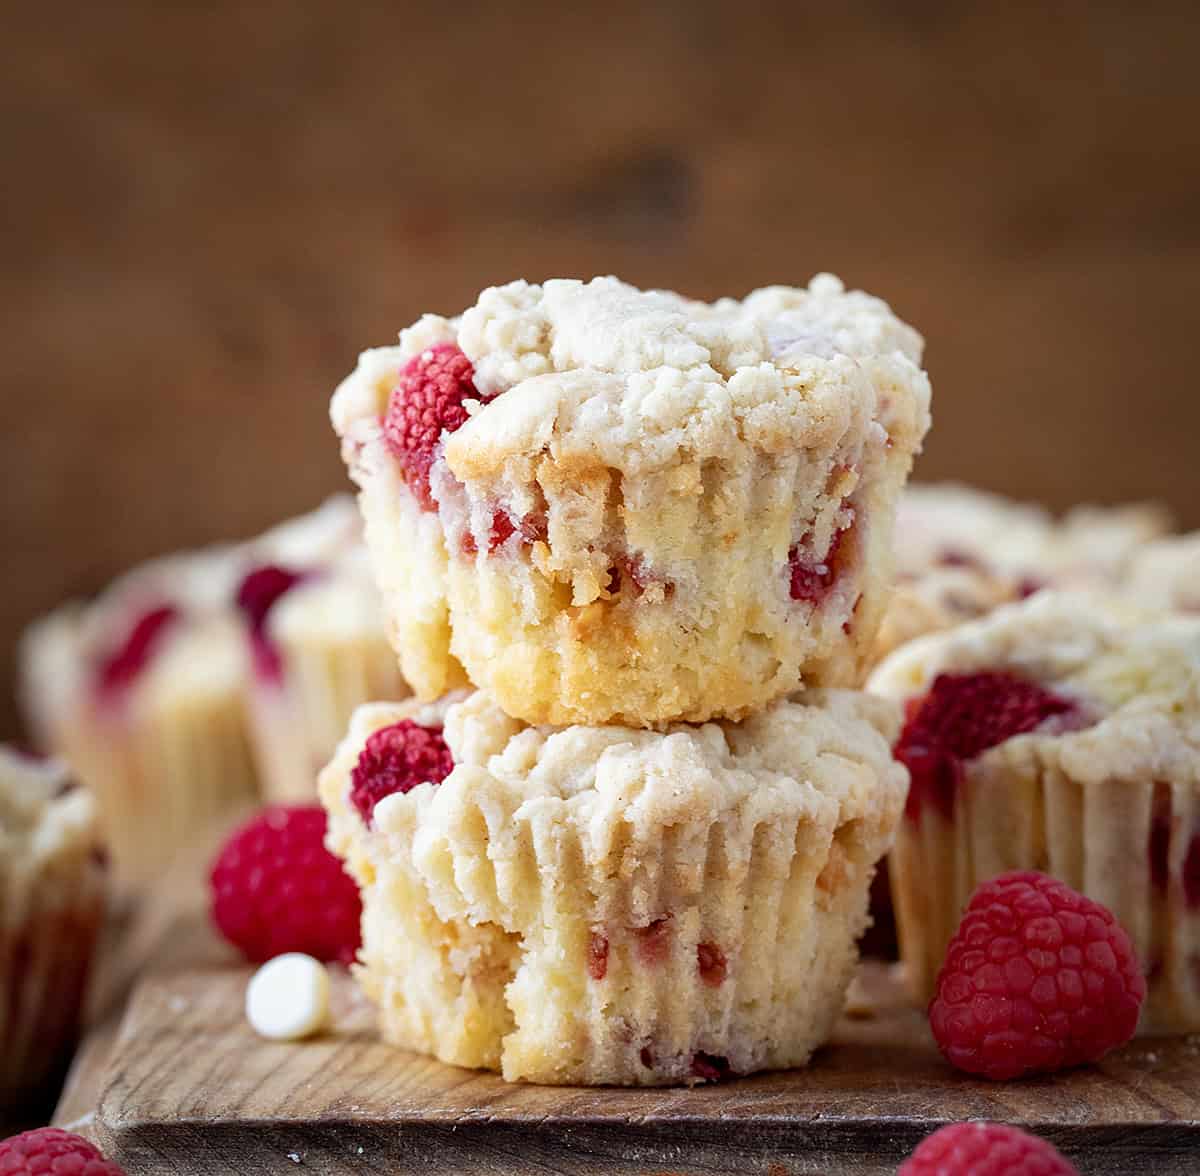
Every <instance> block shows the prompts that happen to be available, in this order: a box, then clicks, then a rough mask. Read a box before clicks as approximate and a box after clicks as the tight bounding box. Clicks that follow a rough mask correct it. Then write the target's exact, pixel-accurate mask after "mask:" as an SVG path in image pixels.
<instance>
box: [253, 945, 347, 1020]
mask: <svg viewBox="0 0 1200 1176" xmlns="http://www.w3.org/2000/svg"><path fill="white" fill-rule="evenodd" d="M246 1017H247V1019H248V1020H249V1022H250V1024H251V1025H252V1026H253V1027H254V1030H255V1032H257V1033H259V1034H261V1035H262V1036H263V1037H269V1038H271V1039H273V1040H275V1041H299V1040H300V1038H302V1037H309V1036H311V1035H312V1034H313V1033H316V1032H318V1031H319V1030H321V1029H323V1028H324V1027H325V1025H326V1024H327V1023H328V1021H329V973H328V972H327V971H326V970H325V965H324V964H322V963H321V962H320V960H315V959H313V957H312V956H308V955H304V954H303V953H301V952H298V951H292V952H288V953H287V954H286V955H281V956H276V957H275V958H274V959H273V960H270V961H268V962H267V963H265V964H263V966H262V967H261V968H259V969H258V971H257V972H255V973H254V975H253V976H251V978H250V983H249V984H247V985H246Z"/></svg>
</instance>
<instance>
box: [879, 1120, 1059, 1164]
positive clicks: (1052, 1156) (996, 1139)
mask: <svg viewBox="0 0 1200 1176" xmlns="http://www.w3.org/2000/svg"><path fill="white" fill-rule="evenodd" d="M896 1176H1079V1171H1078V1169H1076V1168H1075V1167H1073V1166H1072V1165H1071V1164H1069V1163H1067V1161H1066V1160H1065V1159H1064V1158H1063V1157H1062V1154H1061V1153H1060V1152H1059V1151H1058V1149H1057V1148H1055V1147H1053V1146H1052V1145H1051V1144H1049V1143H1047V1142H1046V1141H1045V1140H1044V1139H1039V1138H1038V1137H1037V1136H1036V1135H1029V1134H1027V1133H1026V1132H1024V1131H1021V1130H1018V1129H1017V1128H1016V1127H1006V1126H1005V1125H1004V1124H1003V1123H951V1124H950V1125H949V1126H948V1127H943V1128H941V1130H939V1131H935V1132H934V1133H933V1134H932V1135H930V1136H928V1137H927V1138H926V1139H924V1140H922V1141H921V1143H920V1144H919V1145H918V1147H917V1150H916V1151H914V1152H913V1154H912V1155H911V1156H909V1158H908V1159H907V1160H905V1161H904V1163H903V1164H901V1165H900V1168H899V1170H898V1171H897V1173H896Z"/></svg>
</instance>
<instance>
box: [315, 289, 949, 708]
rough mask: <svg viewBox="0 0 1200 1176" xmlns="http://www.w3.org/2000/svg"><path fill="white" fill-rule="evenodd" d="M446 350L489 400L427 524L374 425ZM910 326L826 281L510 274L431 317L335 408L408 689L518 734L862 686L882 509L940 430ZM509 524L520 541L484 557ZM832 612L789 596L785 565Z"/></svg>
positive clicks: (877, 597) (447, 455)
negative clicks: (725, 291) (822, 580)
mask: <svg viewBox="0 0 1200 1176" xmlns="http://www.w3.org/2000/svg"><path fill="white" fill-rule="evenodd" d="M440 343H454V344H456V345H457V346H458V347H460V348H461V349H462V350H463V351H464V352H465V353H466V355H467V356H468V357H469V358H470V359H471V361H472V363H473V364H474V368H475V380H476V386H477V388H478V390H479V391H480V394H481V395H482V396H486V397H494V398H493V399H490V400H489V401H488V402H487V403H486V404H483V405H480V404H476V403H474V402H469V405H468V406H469V409H470V412H471V415H470V418H469V419H468V420H467V422H466V423H465V424H464V425H463V426H462V427H461V428H459V429H458V430H457V431H455V432H454V433H453V434H451V435H449V436H448V437H446V438H445V445H444V448H443V450H442V451H441V453H440V455H439V457H438V459H437V461H436V462H435V464H434V467H433V470H432V474H431V484H432V490H433V494H434V496H435V498H436V500H437V507H438V509H437V513H436V514H431V513H430V512H427V511H423V510H422V509H421V508H420V506H419V505H418V504H417V502H416V499H415V498H414V497H413V495H412V494H411V493H410V492H409V491H408V489H407V486H406V484H405V482H404V479H403V476H402V471H401V470H400V468H399V466H398V463H397V462H396V460H395V459H394V458H393V457H392V455H391V454H390V452H389V451H388V448H387V445H386V442H385V440H384V436H383V429H382V417H383V414H384V412H385V411H386V406H387V400H388V396H389V394H390V392H391V389H392V387H393V386H394V385H395V382H396V378H397V375H398V373H399V371H400V369H401V368H402V367H403V366H404V364H405V363H407V362H408V361H409V360H410V359H412V358H413V357H414V356H416V355H419V354H420V353H421V352H422V350H423V349H425V348H428V347H430V346H432V345H435V344H440ZM920 349H921V341H920V337H919V336H918V335H917V334H916V332H915V331H913V330H912V329H911V328H910V327H907V326H905V325H904V324H903V323H901V322H900V321H899V320H898V319H896V318H895V316H894V315H892V314H891V312H890V311H889V310H888V308H887V307H886V305H885V304H884V303H882V302H880V301H879V300H878V299H874V298H871V297H869V296H867V295H864V294H861V293H846V292H845V291H844V290H843V289H842V287H841V284H840V283H839V282H837V280H836V279H834V278H831V277H828V276H823V277H820V278H817V279H814V281H813V283H812V285H811V286H810V287H809V288H808V289H807V290H789V289H784V288H772V289H769V290H762V291H757V292H756V293H754V294H751V295H750V296H749V297H748V298H747V299H745V301H743V302H737V301H735V300H732V299H725V300H722V301H720V302H717V303H714V304H705V303H699V302H694V301H689V300H686V299H683V298H680V297H679V296H677V295H673V294H667V293H663V292H642V291H638V290H635V289H633V288H632V287H629V286H626V285H624V284H622V283H620V282H617V281H616V280H615V279H612V278H603V279H596V280H595V281H593V282H590V283H586V284H584V283H579V282H569V281H552V282H547V283H545V284H544V285H543V286H532V285H529V284H528V283H524V282H515V283H512V284H510V285H509V286H505V287H499V288H493V289H490V290H486V291H484V293H483V294H482V295H481V296H480V298H479V301H478V303H477V304H476V305H475V306H474V307H472V308H470V309H469V310H467V311H466V312H465V313H464V314H463V315H462V316H461V318H460V319H458V320H446V319H441V318H438V317H436V316H430V315H427V316H426V317H425V318H424V319H422V320H421V321H420V322H419V323H418V324H417V325H416V326H415V327H413V328H410V329H409V330H408V331H406V332H404V333H402V335H401V342H400V345H399V346H398V347H395V348H384V349H377V350H375V351H371V352H367V353H365V354H364V355H363V357H362V359H361V360H360V362H359V367H358V369H357V370H356V371H355V373H353V374H352V375H351V376H350V377H348V378H347V380H346V381H344V382H343V384H342V385H341V387H339V389H338V391H337V392H336V393H335V395H334V399H333V405H332V416H333V420H334V424H335V427H336V429H337V431H338V432H339V435H340V436H341V437H342V442H343V455H344V456H345V459H346V461H347V464H348V466H349V468H350V471H351V475H352V476H353V477H354V479H355V481H356V482H357V483H358V484H359V486H360V489H361V498H360V500H361V503H362V507H363V513H364V517H365V519H366V535H367V543H368V546H369V548H370V549H371V550H372V553H373V555H374V558H375V564H376V570H377V574H378V576H379V579H380V582H381V586H382V587H383V590H384V596H385V603H386V605H387V607H388V609H389V613H390V614H391V616H392V625H393V634H394V636H395V639H396V643H397V648H398V650H399V652H400V654H401V658H402V661H403V664H404V669H405V674H406V676H407V677H408V678H409V680H410V681H411V682H412V684H413V686H414V688H415V689H416V690H417V692H418V694H420V695H421V696H423V697H433V696H436V695H437V694H438V693H439V692H441V691H443V690H444V689H446V688H447V687H448V686H450V685H454V684H457V683H461V682H462V681H463V680H464V679H463V674H462V672H461V670H460V669H459V664H460V663H461V665H462V666H465V668H466V670H467V672H468V673H469V674H470V676H471V678H472V680H474V681H475V682H477V683H478V684H480V685H486V686H487V687H488V688H489V689H491V690H492V691H493V692H494V694H495V695H496V697H497V699H498V700H499V701H500V703H501V704H502V705H503V706H504V707H505V708H506V709H508V710H509V711H510V712H511V713H513V714H517V715H520V716H521V717H523V718H525V719H527V720H529V721H533V722H543V721H549V722H555V723H559V724H565V723H572V722H580V723H602V722H623V723H627V724H632V725H653V724H661V723H664V722H668V721H671V720H676V719H687V720H690V721H702V720H705V719H707V718H710V717H716V716H729V717H740V716H742V715H745V714H747V713H750V712H751V711H753V710H754V709H756V708H758V707H761V706H763V705H765V704H766V703H768V702H770V701H771V700H772V699H775V698H779V697H781V696H783V695H785V694H786V693H788V692H789V691H791V690H794V689H795V688H796V687H797V686H798V685H799V684H800V682H801V680H803V681H805V682H808V683H810V684H846V683H854V682H855V681H856V680H857V678H858V676H859V674H860V672H861V668H862V665H863V664H864V662H865V660H866V658H867V656H868V654H869V650H870V646H871V642H872V639H873V637H874V633H875V629H876V628H877V626H878V623H879V617H880V614H881V612H882V608H883V604H884V595H885V592H886V585H887V581H888V576H889V565H890V546H891V544H890V531H891V515H892V510H893V503H894V500H895V496H896V493H897V491H898V490H899V487H900V486H901V485H902V484H903V482H904V480H905V479H906V477H907V475H908V471H909V469H910V467H911V463H912V459H913V455H914V453H915V452H916V451H917V450H918V449H919V447H920V444H921V440H922V438H923V437H924V434H925V432H926V430H927V428H928V425H929V385H928V380H927V378H926V377H925V374H924V373H923V372H922V371H921V369H920V368H919V366H918V360H919V356H920ZM498 511H499V512H502V513H503V515H505V516H506V517H507V518H508V519H509V520H511V521H513V522H514V523H515V524H516V532H515V533H514V534H513V535H511V536H509V537H508V538H507V539H506V540H504V541H503V542H502V543H500V544H499V545H498V546H497V545H495V544H493V543H492V541H491V536H492V529H493V525H494V519H495V517H496V514H497V512H498ZM842 531H845V532H846V533H847V534H848V535H849V536H850V538H849V539H848V540H847V541H845V542H844V543H843V545H842V548H843V549H842V551H841V557H842V558H841V560H840V563H839V568H838V574H837V576H836V579H835V580H834V582H833V584H832V587H831V589H830V591H829V594H828V596H827V597H825V598H823V599H820V600H817V601H815V602H814V601H813V600H811V599H804V598H801V599H798V600H793V599H792V598H791V593H790V569H789V559H790V558H791V557H793V553H794V557H795V559H797V560H799V561H801V562H803V563H805V564H807V565H819V564H821V563H822V561H824V560H825V559H826V557H827V554H828V553H829V552H830V551H831V548H832V545H833V540H834V536H835V535H837V534H838V533H839V532H842Z"/></svg>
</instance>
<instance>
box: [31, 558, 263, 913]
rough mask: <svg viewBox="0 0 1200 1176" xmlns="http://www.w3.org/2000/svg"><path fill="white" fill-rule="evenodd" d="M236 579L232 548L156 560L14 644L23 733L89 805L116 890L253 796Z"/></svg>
mask: <svg viewBox="0 0 1200 1176" xmlns="http://www.w3.org/2000/svg"><path fill="white" fill-rule="evenodd" d="M239 568H240V560H239V556H238V554H237V552H236V551H235V550H234V549H232V548H219V549H212V550H209V551H203V552H198V553H193V554H190V555H178V556H169V557H166V558H163V559H159V560H156V561H154V562H152V563H149V564H146V565H144V566H142V567H140V568H138V569H137V570H136V571H134V572H131V573H129V574H128V575H126V576H124V577H122V578H121V579H120V580H117V581H115V582H114V583H113V584H112V585H111V586H110V587H109V588H108V589H107V590H106V591H105V592H104V593H102V594H101V596H100V597H99V598H97V599H96V600H95V601H92V602H90V603H88V604H71V605H66V606H64V607H62V608H60V609H58V610H57V611H56V612H54V613H52V614H51V615H50V616H48V617H46V618H44V619H43V620H41V621H39V622H37V623H36V624H34V625H33V626H32V627H31V628H30V630H29V631H28V633H27V634H26V636H25V638H24V640H23V643H22V651H21V652H22V658H21V660H22V691H23V695H24V702H25V705H26V710H27V713H28V716H29V720H30V726H31V727H32V729H33V730H34V732H35V735H36V737H37V739H38V742H39V744H40V745H41V746H42V747H43V748H45V749H46V750H52V751H54V752H56V753H58V754H61V755H63V756H65V758H66V759H67V760H68V761H69V762H70V763H71V765H72V767H73V769H74V770H75V772H76V774H77V775H78V776H79V778H80V780H81V781H82V782H83V783H84V784H85V785H87V786H88V787H89V788H90V789H91V790H92V791H93V792H94V793H95V796H96V800H97V803H98V806H99V810H100V815H101V819H102V823H103V826H104V830H105V838H106V841H107V842H108V845H109V849H110V850H111V852H112V857H113V868H114V881H115V883H116V884H117V885H118V887H119V889H121V890H122V891H123V892H128V891H130V890H133V889H137V888H139V887H141V886H143V885H145V883H147V882H148V881H149V880H150V879H152V878H153V877H155V876H156V875H157V874H158V873H159V872H160V871H161V870H162V869H163V868H164V867H165V866H166V865H167V863H168V862H169V861H170V860H171V857H172V856H173V854H174V853H175V852H176V850H178V849H179V847H180V846H181V845H182V844H184V842H186V841H187V840H188V839H190V838H191V837H193V836H195V833H196V830H197V829H198V828H203V827H204V825H205V824H206V823H207V822H209V821H211V820H212V819H214V818H215V817H216V816H217V815H218V814H219V813H221V812H223V811H225V810H226V809H227V808H229V807H231V806H233V805H236V804H238V803H240V802H242V801H244V800H247V799H249V798H251V797H253V796H254V794H255V792H256V786H255V775H254V770H253V766H252V763H251V757H250V748H249V744H248V740H247V734H246V719H245V681H246V664H247V654H246V642H245V639H244V637H243V635H242V632H241V626H240V625H239V623H238V620H237V618H236V616H235V615H234V613H233V610H232V609H231V608H230V601H231V600H232V598H233V593H234V590H235V588H236V585H237V582H238V575H239Z"/></svg>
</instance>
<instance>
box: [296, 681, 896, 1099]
mask: <svg viewBox="0 0 1200 1176" xmlns="http://www.w3.org/2000/svg"><path fill="white" fill-rule="evenodd" d="M898 718H899V716H898V713H897V712H896V711H895V710H894V708H892V707H890V706H889V705H888V704H886V703H884V702H883V700H881V699H873V698H871V697H869V696H867V695H864V694H856V693H853V692H849V691H828V692H825V691H813V692H810V693H809V694H806V695H805V696H804V697H803V699H802V700H800V701H780V702H776V703H774V704H772V705H771V706H769V707H768V708H766V709H765V710H763V711H762V712H760V713H759V714H757V715H755V716H754V717H752V718H750V719H748V720H746V721H745V722H743V723H741V724H734V723H720V724H718V723H709V724H706V725H704V726H698V727H692V726H684V725H681V724H677V725H673V726H670V727H668V728H667V729H666V730H665V731H663V732H653V731H647V730H644V729H634V728H627V727H615V726H613V727H565V728H551V727H527V726H525V725H524V724H523V723H521V722H520V721H518V720H516V719H512V718H510V717H508V716H507V715H506V714H505V713H504V712H503V711H502V710H501V709H500V708H499V707H498V706H497V705H496V703H495V702H494V701H493V699H492V698H491V697H490V696H489V695H488V694H486V693H484V692H478V693H475V694H471V695H468V696H465V697H460V698H459V699H453V698H452V699H449V700H446V701H443V702H440V703H434V704H421V703H418V702H415V701H410V702H408V703H402V704H399V705H371V706H366V707H363V708H361V709H360V710H359V711H358V712H357V713H356V715H355V716H354V720H353V722H352V723H351V726H350V732H349V734H348V735H347V737H346V739H345V741H344V742H343V744H342V745H341V747H340V748H339V749H338V753H337V756H336V757H335V758H334V760H333V761H332V763H331V764H330V765H329V767H328V768H327V769H326V770H325V772H324V773H323V774H322V776H321V784H320V788H321V797H322V800H323V802H324V804H325V806H326V808H327V810H328V812H329V815H330V831H329V845H330V848H331V849H333V850H334V852H335V853H337V854H339V855H340V856H342V857H343V858H345V859H346V862H347V866H348V869H349V870H350V872H351V874H352V875H353V876H354V877H355V879H356V880H357V881H358V883H359V885H360V887H361V888H362V896H363V948H362V953H361V960H362V963H361V966H360V967H359V968H358V977H359V979H360V981H361V983H362V985H363V987H364V989H365V991H366V992H367V994H368V995H369V996H370V998H371V999H372V1000H373V1001H375V1002H376V1003H377V1004H378V1005H379V1008H380V1015H381V1020H382V1026H383V1032H384V1035H385V1037H386V1038H387V1039H388V1040H389V1041H392V1042H394V1043H396V1044H399V1045H402V1046H405V1047H407V1048H410V1049H414V1050H418V1051H420V1052H423V1053H431V1054H434V1055H436V1056H437V1057H438V1058H440V1059H441V1060H442V1061H446V1062H451V1063H454V1064H457V1065H461V1066H470V1067H483V1068H487V1069H494V1070H499V1071H500V1072H501V1073H502V1074H503V1075H504V1077H505V1078H506V1079H508V1080H509V1081H518V1080H521V1081H530V1082H544V1083H590V1084H617V1085H629V1086H657V1085H666V1084H673V1083H689V1084H690V1083H697V1082H708V1081H715V1080H718V1079H721V1078H724V1077H728V1076H731V1075H735V1074H748V1073H751V1072H752V1071H755V1070H762V1069H771V1068H781V1067H788V1066H800V1065H803V1064H804V1063H805V1062H806V1061H807V1060H808V1058H809V1055H810V1054H811V1053H812V1051H813V1050H814V1049H815V1048H816V1047H817V1046H818V1045H820V1044H821V1043H822V1042H823V1041H824V1040H825V1039H826V1037H827V1036H828V1034H829V1032H830V1030H831V1028H832V1026H833V1023H834V1021H835V1019H836V1018H837V1016H838V1014H839V1012H840V1011H841V1007H842V1002H843V999H844V996H845V992H846V987H847V985H848V983H849V981H850V977H851V975H852V973H853V971H854V967H855V963H856V960H857V951H856V947H855V941H856V940H857V938H858V936H859V935H860V933H861V932H862V931H863V929H864V927H865V925H866V922H867V891H868V888H869V885H870V882H871V877H872V875H873V874H874V871H875V864H876V862H877V861H878V859H879V857H880V856H881V855H882V854H883V852H884V851H885V850H886V848H887V846H888V843H889V842H890V840H891V837H892V832H893V829H894V826H895V824H896V822H897V820H898V819H899V816H900V810H901V808H902V805H903V802H904V791H905V782H906V778H905V773H904V770H903V769H902V768H901V767H900V766H899V765H897V764H896V763H895V762H894V761H893V760H892V758H891V756H890V754H889V751H888V736H889V735H890V734H894V731H895V729H896V726H897V724H898Z"/></svg>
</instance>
